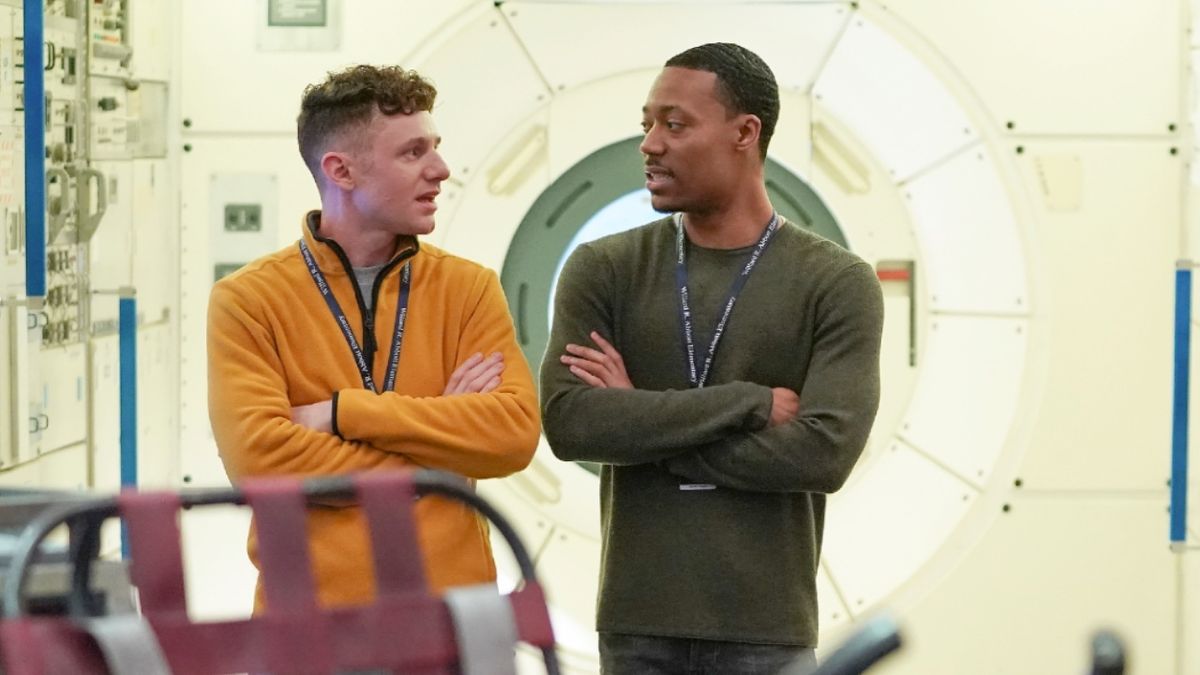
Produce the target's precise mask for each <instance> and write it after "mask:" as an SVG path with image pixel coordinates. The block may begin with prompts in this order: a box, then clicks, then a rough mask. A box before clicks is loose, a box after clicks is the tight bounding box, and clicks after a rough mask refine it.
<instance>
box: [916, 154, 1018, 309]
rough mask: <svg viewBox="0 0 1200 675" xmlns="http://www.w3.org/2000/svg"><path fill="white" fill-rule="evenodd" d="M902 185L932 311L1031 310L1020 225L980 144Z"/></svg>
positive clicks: (1002, 186)
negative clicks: (909, 208) (915, 235)
mask: <svg viewBox="0 0 1200 675" xmlns="http://www.w3.org/2000/svg"><path fill="white" fill-rule="evenodd" d="M903 189H904V190H905V192H906V194H907V195H908V196H909V202H910V205H911V209H912V220H913V225H914V226H915V228H916V234H917V243H918V245H919V246H920V249H921V263H922V264H923V266H924V269H925V278H926V281H927V284H928V291H927V292H928V294H929V296H928V297H929V303H930V306H931V307H932V309H933V310H934V311H938V312H972V313H988V314H1008V315H1012V314H1025V313H1027V312H1029V311H1030V309H1031V308H1032V306H1033V299H1032V298H1031V296H1030V293H1029V287H1028V282H1027V280H1026V270H1025V253H1024V245H1023V242H1022V239H1021V229H1022V228H1021V227H1020V224H1019V223H1018V222H1017V219H1016V215H1015V214H1014V213H1013V207H1012V203H1011V200H1010V198H1009V195H1008V193H1007V191H1006V189H1005V186H1004V185H1003V184H1002V183H1001V182H1000V177H999V176H998V175H997V172H996V168H995V165H994V164H993V163H992V162H991V161H989V158H988V156H987V155H986V154H985V153H984V151H983V149H982V148H981V147H977V148H973V149H971V150H967V151H966V152H961V153H959V154H958V155H956V156H955V157H954V158H953V159H952V160H950V161H949V162H946V163H945V164H942V165H940V166H938V167H937V169H935V170H933V171H931V172H929V173H926V174H924V175H922V176H920V177H919V178H917V179H916V180H914V181H912V182H911V183H909V184H908V185H907V186H905V187H904V188H903Z"/></svg>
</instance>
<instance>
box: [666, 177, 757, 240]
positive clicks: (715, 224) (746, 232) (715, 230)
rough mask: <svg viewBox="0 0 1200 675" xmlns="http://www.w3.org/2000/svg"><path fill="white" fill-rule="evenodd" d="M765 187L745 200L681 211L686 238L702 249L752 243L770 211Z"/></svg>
mask: <svg viewBox="0 0 1200 675" xmlns="http://www.w3.org/2000/svg"><path fill="white" fill-rule="evenodd" d="M774 212H775V211H774V209H772V208H771V202H770V199H768V197H767V193H766V190H765V189H763V190H761V195H759V194H755V195H753V197H752V199H749V200H736V201H735V202H732V203H730V204H728V205H727V206H725V207H724V208H718V209H712V210H706V211H702V212H685V213H684V214H683V224H684V228H685V229H686V231H687V235H688V239H689V240H690V241H691V242H692V243H693V244H695V245H696V246H700V247H702V248H715V249H734V248H744V247H746V246H750V245H752V244H754V243H756V242H757V241H758V240H759V238H760V237H762V233H763V228H764V227H766V226H767V222H768V221H770V220H771V215H772V214H773V213H774Z"/></svg>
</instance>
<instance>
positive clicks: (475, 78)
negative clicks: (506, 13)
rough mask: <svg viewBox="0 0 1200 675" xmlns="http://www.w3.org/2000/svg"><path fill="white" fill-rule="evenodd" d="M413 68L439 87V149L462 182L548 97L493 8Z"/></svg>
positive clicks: (538, 78) (536, 75) (543, 85)
mask: <svg viewBox="0 0 1200 675" xmlns="http://www.w3.org/2000/svg"><path fill="white" fill-rule="evenodd" d="M480 54H486V55H487V57H486V58H481V57H480ZM417 68H418V70H420V71H421V72H422V73H424V74H425V75H426V76H428V77H429V78H430V79H432V80H433V81H434V83H435V84H436V85H437V87H438V104H437V105H436V107H435V108H434V121H435V123H436V125H437V127H438V129H439V131H440V132H441V134H442V137H443V141H442V146H441V148H440V151H441V153H442V156H443V157H445V159H446V162H447V163H448V164H449V165H450V170H451V173H452V174H453V175H454V176H455V177H456V178H457V179H458V180H459V181H461V182H464V183H465V182H467V181H470V180H471V178H472V176H473V175H474V173H475V172H478V171H479V170H480V169H481V168H482V167H481V163H482V162H483V161H484V158H485V157H486V155H487V153H488V152H489V151H490V150H491V149H492V147H493V146H494V145H495V144H496V142H497V141H499V140H500V139H501V138H503V137H504V136H506V135H507V134H508V133H510V132H511V131H512V130H513V129H514V128H515V127H516V126H517V125H518V124H519V123H520V122H522V121H523V120H525V119H526V118H527V117H529V116H530V115H531V114H532V113H533V112H534V111H535V110H536V109H537V108H539V107H541V106H543V105H544V104H545V102H546V100H547V99H548V98H549V96H550V91H549V90H548V89H547V88H546V86H545V84H543V82H542V80H541V78H540V77H539V75H538V73H537V71H536V70H535V69H534V67H533V64H532V63H531V62H530V60H529V57H528V56H527V55H526V53H525V51H524V49H523V47H522V45H521V43H520V42H518V41H517V39H516V38H515V37H513V34H512V32H511V31H510V30H509V29H508V27H507V26H505V25H504V24H503V22H502V21H501V19H500V17H499V16H497V15H496V13H494V12H490V13H486V14H482V15H480V16H479V17H477V18H476V19H475V20H473V21H472V22H471V23H470V24H468V25H467V26H464V27H463V29H462V30H461V31H460V32H458V33H456V34H455V35H454V37H453V38H451V39H450V40H449V41H448V42H447V44H446V45H445V48H443V49H442V50H441V51H439V52H436V53H434V54H432V55H430V56H429V57H428V58H427V59H426V60H425V61H423V62H421V63H420V64H418V65H417Z"/></svg>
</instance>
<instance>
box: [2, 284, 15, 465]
mask: <svg viewBox="0 0 1200 675" xmlns="http://www.w3.org/2000/svg"><path fill="white" fill-rule="evenodd" d="M8 312H9V309H8V305H7V304H5V302H0V469H4V468H7V467H9V466H11V465H12V464H13V432H14V431H16V429H15V425H14V423H13V422H14V420H13V408H12V406H13V395H14V393H15V392H14V391H13V384H14V383H15V381H16V380H15V377H16V373H15V372H14V368H13V365H14V364H13V363H12V357H13V356H14V351H15V350H14V348H13V345H12V340H11V332H12V331H11V329H10V326H9V316H8Z"/></svg>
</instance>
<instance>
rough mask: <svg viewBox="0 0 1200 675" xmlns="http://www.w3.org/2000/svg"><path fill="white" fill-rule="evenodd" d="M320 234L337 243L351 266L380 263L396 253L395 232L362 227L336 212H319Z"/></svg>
mask: <svg viewBox="0 0 1200 675" xmlns="http://www.w3.org/2000/svg"><path fill="white" fill-rule="evenodd" d="M320 234H321V236H322V237H325V238H327V239H332V240H334V241H336V242H337V243H338V246H340V247H341V248H342V250H343V251H345V253H346V258H347V259H349V260H350V266H351V267H373V266H375V265H382V264H383V263H385V262H387V261H388V260H391V259H392V256H393V255H395V253H396V246H397V237H396V235H395V234H392V233H391V232H386V231H383V230H371V229H366V228H363V227H361V226H359V225H356V224H354V223H353V222H350V221H349V220H347V219H345V218H342V217H339V215H338V214H332V213H328V212H323V213H322V214H321V229H320Z"/></svg>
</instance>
